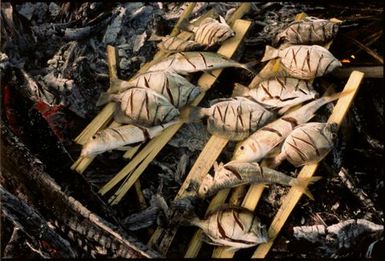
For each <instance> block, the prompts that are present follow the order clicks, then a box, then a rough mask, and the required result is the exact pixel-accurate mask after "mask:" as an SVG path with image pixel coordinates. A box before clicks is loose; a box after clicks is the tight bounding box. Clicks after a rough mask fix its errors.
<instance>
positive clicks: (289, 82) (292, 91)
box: [233, 77, 318, 109]
mask: <svg viewBox="0 0 385 261" xmlns="http://www.w3.org/2000/svg"><path fill="white" fill-rule="evenodd" d="M233 95H241V96H246V97H248V96H249V97H251V98H252V99H254V100H255V101H257V102H259V103H260V104H262V105H263V106H265V107H266V108H268V109H275V108H282V107H286V106H289V107H292V106H295V105H297V104H300V103H302V102H305V101H308V100H311V99H314V98H317V97H318V93H317V92H316V91H315V90H314V89H313V87H312V85H311V83H310V82H308V81H304V80H299V79H296V78H289V77H284V78H278V77H277V78H275V79H270V80H265V81H263V82H261V83H260V84H259V85H258V86H257V88H253V89H249V88H248V87H245V86H243V85H241V84H239V83H236V84H235V85H234V91H233Z"/></svg>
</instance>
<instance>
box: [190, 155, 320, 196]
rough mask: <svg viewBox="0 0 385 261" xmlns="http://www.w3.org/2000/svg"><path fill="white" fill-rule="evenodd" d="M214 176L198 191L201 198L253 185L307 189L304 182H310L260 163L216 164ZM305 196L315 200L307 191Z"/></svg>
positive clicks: (207, 178)
mask: <svg viewBox="0 0 385 261" xmlns="http://www.w3.org/2000/svg"><path fill="white" fill-rule="evenodd" d="M214 171H215V173H214V176H212V175H211V174H207V175H206V176H205V177H204V178H203V180H202V183H201V184H200V186H199V189H198V195H199V196H200V197H210V196H212V195H214V194H216V193H217V192H218V191H220V190H222V189H226V188H233V187H237V186H240V185H245V184H251V183H265V184H273V183H277V184H281V185H286V186H300V187H305V185H304V182H306V183H307V181H308V180H300V179H297V178H293V177H290V176H288V175H286V174H285V173H282V172H279V171H276V170H274V169H271V168H267V167H261V166H260V165H259V164H258V163H256V162H254V163H249V162H236V161H230V162H228V163H226V164H225V165H223V163H220V164H219V165H218V163H217V162H215V163H214ZM319 179H320V177H312V178H311V179H310V183H314V182H315V181H318V180H319ZM305 194H306V195H308V196H309V197H310V198H311V199H314V198H313V196H312V195H311V193H310V191H308V190H305Z"/></svg>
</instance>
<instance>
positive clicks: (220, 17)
mask: <svg viewBox="0 0 385 261" xmlns="http://www.w3.org/2000/svg"><path fill="white" fill-rule="evenodd" d="M219 21H220V22H221V23H222V24H226V25H227V22H226V20H225V18H223V16H221V15H220V16H219Z"/></svg>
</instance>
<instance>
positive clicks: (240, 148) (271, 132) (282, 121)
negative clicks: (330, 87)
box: [233, 93, 340, 162]
mask: <svg viewBox="0 0 385 261" xmlns="http://www.w3.org/2000/svg"><path fill="white" fill-rule="evenodd" d="M339 95H340V93H337V94H334V95H332V96H326V97H322V98H319V99H317V100H315V101H312V102H310V103H308V104H306V105H304V106H302V107H301V108H299V109H297V110H295V111H293V112H290V113H288V114H286V115H284V116H282V117H281V118H279V119H277V120H275V121H273V122H271V123H269V124H267V125H266V126H265V127H262V128H261V129H258V130H257V131H256V132H254V133H253V134H252V135H251V136H250V137H249V138H247V139H246V140H244V141H242V142H241V143H240V144H238V145H237V147H236V148H235V152H234V156H233V160H236V161H241V162H259V161H260V160H261V159H262V158H263V157H265V156H266V154H267V153H269V152H270V151H271V150H272V149H273V148H274V147H275V146H277V145H278V144H280V143H281V142H282V141H283V140H284V139H285V138H286V137H287V136H288V135H289V134H290V132H291V131H292V130H293V129H294V128H295V127H296V126H298V125H299V124H303V123H305V122H307V121H309V120H310V119H311V118H313V116H314V114H315V112H316V111H317V110H318V109H319V108H320V107H321V106H323V105H325V104H326V103H329V102H332V101H334V100H336V99H338V97H339Z"/></svg>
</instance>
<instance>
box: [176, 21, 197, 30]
mask: <svg viewBox="0 0 385 261" xmlns="http://www.w3.org/2000/svg"><path fill="white" fill-rule="evenodd" d="M193 28H194V26H193V25H192V24H190V22H189V21H187V19H186V18H185V19H183V20H182V21H181V22H180V23H179V25H178V29H180V30H182V31H188V32H194V30H193Z"/></svg>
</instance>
